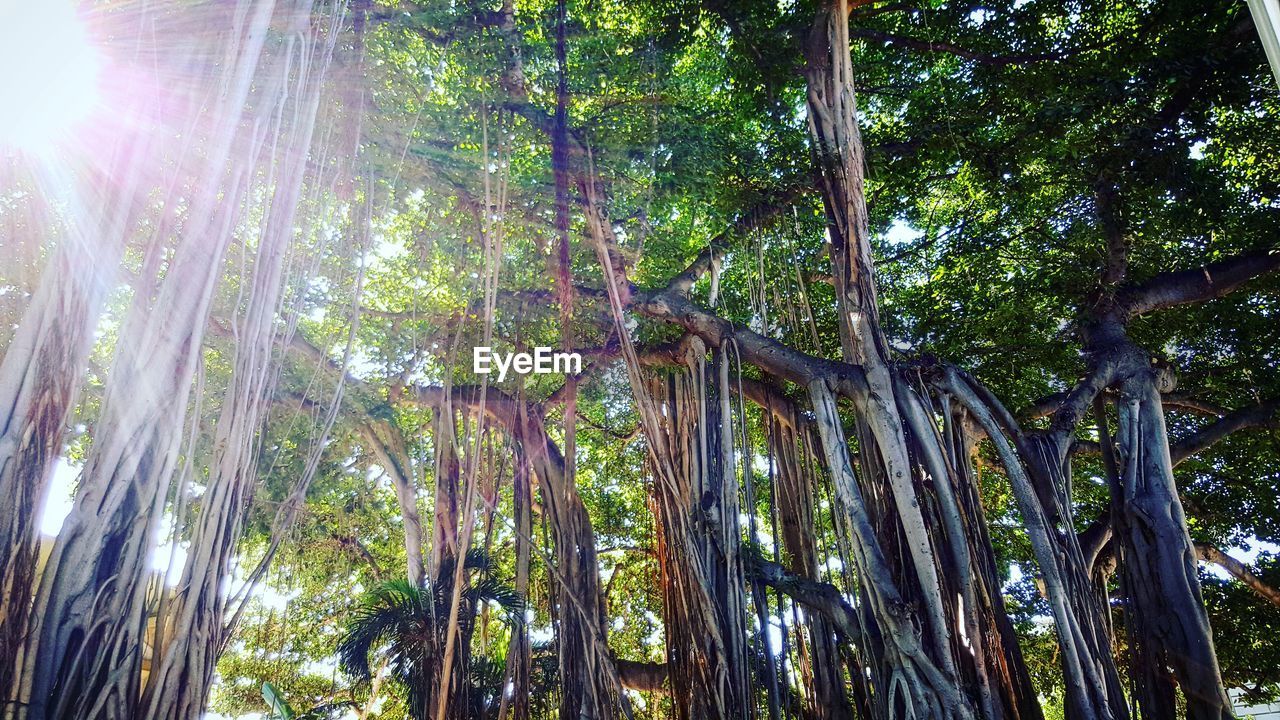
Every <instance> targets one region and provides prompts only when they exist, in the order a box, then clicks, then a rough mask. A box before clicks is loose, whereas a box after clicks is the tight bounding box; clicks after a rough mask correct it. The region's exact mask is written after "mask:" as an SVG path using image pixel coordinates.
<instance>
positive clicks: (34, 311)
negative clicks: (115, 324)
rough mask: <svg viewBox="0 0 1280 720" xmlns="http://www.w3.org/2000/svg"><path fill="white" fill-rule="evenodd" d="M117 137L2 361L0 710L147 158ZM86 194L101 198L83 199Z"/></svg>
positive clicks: (140, 144) (129, 138)
mask: <svg viewBox="0 0 1280 720" xmlns="http://www.w3.org/2000/svg"><path fill="white" fill-rule="evenodd" d="M146 102H150V100H148V101H146ZM146 111H147V110H146V109H145V108H125V109H123V110H122V111H121V116H122V118H127V119H128V121H131V122H137V123H139V124H141V120H139V118H138V117H130V116H131V115H132V114H135V113H136V114H138V115H139V116H140V115H141V113H143V112H146ZM122 125H123V123H122ZM120 133H121V137H120V139H119V140H118V141H117V142H116V143H114V144H113V147H111V148H109V149H108V150H107V151H106V152H104V153H103V154H102V157H103V158H104V159H105V162H104V164H103V167H104V168H105V172H103V173H99V172H94V171H93V170H91V169H86V170H84V172H85V174H86V175H87V178H86V181H85V182H83V183H82V184H81V183H78V184H77V185H76V186H75V187H76V190H75V191H74V192H75V194H73V195H72V196H71V197H67V198H63V200H65V201H66V203H67V205H68V206H69V208H70V210H71V216H70V218H69V220H68V223H67V226H66V227H65V229H64V231H63V233H62V238H61V240H60V242H59V243H58V245H57V246H56V247H55V248H54V250H53V252H52V253H51V258H50V260H49V263H48V265H47V267H46V268H45V269H44V271H43V272H42V274H41V277H40V282H39V285H38V286H37V288H36V290H35V292H34V293H33V294H32V297H31V300H30V301H29V303H28V305H27V307H26V309H25V310H24V312H23V315H22V318H21V320H20V321H19V323H18V327H17V329H16V331H15V332H14V336H13V338H12V339H11V340H10V342H9V345H8V346H7V347H6V348H5V349H4V358H3V361H2V362H0V658H11V659H12V661H6V662H0V707H3V703H4V702H5V701H6V700H7V699H8V692H9V689H10V686H11V682H12V679H13V675H14V672H15V670H16V665H17V658H18V657H19V650H20V647H21V644H22V641H23V636H24V634H25V631H26V623H27V613H28V609H29V607H30V604H31V599H32V598H31V595H32V583H33V581H34V579H35V564H36V553H37V547H36V545H37V543H36V533H37V530H36V523H37V522H38V521H39V518H40V510H41V508H42V507H43V502H44V497H45V494H46V491H47V483H48V480H49V476H50V473H52V471H53V466H54V464H55V463H56V462H57V458H58V456H59V455H60V454H61V452H62V441H63V437H64V433H65V431H66V426H67V423H68V422H69V420H70V418H71V414H72V412H73V410H74V407H75V403H76V398H77V394H78V389H79V387H80V383H81V381H82V378H83V375H84V371H85V365H86V363H87V361H88V357H89V352H90V349H91V348H92V346H93V330H94V326H95V325H96V324H97V322H98V317H99V315H100V313H101V309H102V304H103V301H104V298H105V297H106V295H107V293H108V292H109V291H111V290H112V289H113V288H114V287H115V285H116V282H117V267H118V265H119V262H120V258H121V255H122V253H123V251H124V245H125V236H126V234H127V233H128V232H129V230H130V229H131V226H132V225H133V222H134V219H135V216H136V214H137V211H138V198H137V197H136V195H137V191H138V188H139V186H140V184H141V183H142V181H143V180H144V179H145V175H146V172H147V170H148V169H149V167H148V165H149V164H150V162H151V161H152V159H153V158H152V154H153V150H154V147H153V144H154V143H155V139H154V138H151V137H137V136H135V135H134V133H133V132H125V131H124V130H120ZM108 179H109V180H108ZM103 187H106V188H110V189H109V190H108V191H106V193H105V195H102V194H101V193H102V192H103V191H102V190H101V189H100V188H103ZM86 189H92V190H93V191H94V193H98V194H97V195H92V196H93V197H98V198H99V200H98V201H97V202H89V201H88V197H89V196H91V195H90V194H89V193H83V195H85V196H84V197H82V196H81V193H82V191H84V190H86ZM50 194H54V193H50Z"/></svg>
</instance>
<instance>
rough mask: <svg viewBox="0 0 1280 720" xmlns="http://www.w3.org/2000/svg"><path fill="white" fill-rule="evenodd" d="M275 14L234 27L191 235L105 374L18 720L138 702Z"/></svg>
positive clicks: (38, 615)
mask: <svg viewBox="0 0 1280 720" xmlns="http://www.w3.org/2000/svg"><path fill="white" fill-rule="evenodd" d="M272 8H273V3H270V2H268V3H262V4H259V5H258V6H256V7H255V8H253V9H252V10H251V11H249V10H247V11H246V12H245V13H244V14H243V15H240V16H239V19H240V21H241V23H242V24H240V25H238V26H236V27H234V28H233V29H232V33H231V36H232V38H233V39H232V43H231V51H232V52H231V56H232V57H234V58H236V60H235V62H233V63H232V64H231V65H230V66H229V67H228V68H227V73H228V74H227V78H226V80H227V83H226V85H225V86H224V87H223V92H224V94H223V95H222V97H221V98H220V102H218V103H216V104H215V108H214V109H213V112H215V113H216V115H217V117H218V118H220V120H221V121H222V122H221V124H220V125H219V126H218V127H217V128H216V129H215V130H214V136H213V138H212V140H211V142H210V143H209V147H208V150H207V154H206V156H205V165H204V170H203V173H202V177H203V179H204V185H205V187H206V190H205V191H204V192H202V193H200V194H199V195H198V196H197V198H196V199H195V201H194V202H193V205H192V207H191V208H190V217H192V218H202V219H203V218H214V219H215V220H214V222H211V223H195V224H193V225H192V226H191V227H189V228H188V230H187V233H186V234H185V235H184V237H183V238H182V239H181V240H180V241H179V244H178V247H177V248H175V250H174V253H173V257H172V259H171V261H170V263H169V266H168V268H167V271H166V273H165V276H164V279H163V280H162V281H161V284H160V286H159V288H158V292H157V294H156V296H155V297H154V298H151V297H149V296H147V294H142V295H140V296H139V297H137V298H135V302H134V306H133V308H132V310H131V312H130V315H129V317H128V318H127V320H126V322H125V329H124V331H123V333H122V337H121V341H120V343H119V347H118V348H117V354H116V357H115V360H114V362H113V363H112V367H111V373H110V379H111V382H110V384H109V386H108V391H107V394H106V397H105V398H104V400H103V404H102V413H101V418H100V420H99V423H98V427H99V429H100V432H99V435H98V436H97V437H96V438H95V442H94V446H93V449H92V452H91V454H90V457H89V459H88V461H87V462H86V465H85V468H84V472H83V475H82V480H81V488H80V492H79V494H78V495H77V497H76V500H75V503H74V506H73V508H72V511H71V514H70V516H69V517H68V518H67V521H66V524H65V525H64V527H63V532H62V533H61V534H60V535H59V537H58V540H57V542H56V544H55V546H54V549H53V552H52V555H51V556H50V559H49V563H48V566H47V567H46V569H45V572H44V574H43V576H42V578H41V583H40V589H39V592H38V594H37V597H36V601H35V605H34V609H33V611H32V631H31V637H30V640H29V641H28V645H27V654H26V656H25V657H24V662H23V667H22V669H21V678H20V681H21V686H20V688H21V692H20V694H19V696H18V700H19V702H20V703H22V704H21V705H20V707H21V712H20V716H21V717H24V718H29V719H30V720H45V719H46V718H59V719H60V718H99V717H101V718H129V717H132V716H133V714H134V712H135V709H136V704H137V702H138V693H139V688H138V684H139V681H140V678H141V671H140V666H141V661H142V657H141V651H142V643H143V634H144V633H145V630H146V616H147V608H146V593H147V577H148V573H149V558H150V552H151V549H152V547H153V546H154V540H155V535H156V529H157V526H158V523H159V519H160V515H161V512H162V510H163V508H164V501H165V490H166V488H167V486H168V482H169V479H170V477H171V475H172V473H173V469H174V467H175V464H176V460H177V449H178V438H179V435H180V434H181V429H182V426H183V419H184V416H185V410H186V405H187V399H188V397H189V391H190V386H191V379H192V375H193V373H194V368H195V365H196V362H195V360H196V358H195V355H196V353H197V352H198V351H199V348H200V344H201V340H202V337H203V328H204V327H205V325H206V322H207V319H208V318H207V315H208V307H209V302H210V299H211V296H212V293H213V287H214V284H215V282H216V279H217V277H218V274H219V270H220V268H221V258H222V254H223V252H224V250H225V248H226V246H227V243H228V241H229V239H230V237H231V234H232V233H231V227H232V225H233V221H234V219H235V215H236V212H237V207H236V205H237V203H236V202H235V201H234V199H235V198H238V197H239V195H238V188H239V187H242V185H241V183H242V182H244V178H243V177H241V176H240V174H239V173H235V174H233V178H232V181H231V184H230V187H228V193H227V197H228V198H231V199H233V200H231V201H229V202H226V201H224V202H223V203H221V206H219V205H218V198H217V197H216V195H215V193H214V191H213V188H216V187H221V186H223V184H224V180H225V177H224V176H225V175H226V169H227V161H228V155H229V152H230V148H231V143H232V139H233V138H234V136H235V134H236V130H237V125H238V119H239V118H240V114H241V112H242V108H243V107H244V103H245V100H246V98H247V96H248V92H249V89H250V87H251V83H252V79H253V77H254V74H255V71H256V67H257V65H258V60H259V55H260V54H261V51H262V47H263V43H264V41H265V39H266V34H267V27H268V25H269V22H270V19H271V12H272Z"/></svg>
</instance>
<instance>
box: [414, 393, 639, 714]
mask: <svg viewBox="0 0 1280 720" xmlns="http://www.w3.org/2000/svg"><path fill="white" fill-rule="evenodd" d="M480 394H481V393H480V388H478V387H475V386H460V387H451V388H443V387H438V386H416V387H414V388H413V392H412V396H411V397H412V399H413V400H415V401H416V402H418V403H419V404H421V405H423V406H426V407H431V408H441V407H445V406H446V405H448V406H450V407H458V408H467V409H468V410H469V411H471V412H479V411H480V409H481V403H480ZM483 411H484V413H485V414H486V415H487V416H488V417H489V419H490V420H492V421H493V422H495V423H497V424H498V425H500V426H502V427H503V428H505V429H506V431H507V432H508V433H509V434H510V436H511V437H512V438H513V439H514V440H515V441H516V442H517V443H519V446H520V448H521V452H523V454H524V457H525V458H526V459H527V461H528V463H529V469H530V470H531V471H532V472H533V474H534V476H536V477H537V479H538V486H539V489H540V491H541V495H542V509H543V512H544V513H545V517H546V518H547V526H548V528H549V530H550V534H551V537H552V541H553V543H554V544H555V553H554V559H555V566H554V567H552V568H550V572H551V577H552V580H553V583H554V586H555V598H554V603H553V605H554V608H553V609H554V611H555V613H556V616H557V619H558V624H559V628H558V629H559V633H558V638H557V639H558V648H559V662H560V685H561V697H560V713H561V717H564V718H591V719H597V718H599V719H603V718H614V717H618V716H619V715H624V714H626V709H627V706H626V698H625V696H623V695H622V683H621V681H620V679H619V677H618V670H617V667H616V666H615V664H614V662H613V659H612V658H611V657H610V655H609V650H608V645H607V643H606V640H605V638H606V623H605V607H604V595H603V593H602V592H601V588H600V563H599V558H598V556H597V553H596V538H595V532H594V531H593V530H592V528H591V519H590V517H589V516H588V515H587V509H586V506H585V505H583V502H582V497H581V496H580V495H578V491H577V488H575V487H573V486H572V485H570V484H568V483H567V482H566V481H565V473H564V456H563V455H562V454H561V452H560V448H559V447H557V446H556V444H555V443H554V442H553V441H552V440H551V438H550V437H549V436H548V435H547V431H546V426H545V421H544V420H543V418H542V416H541V415H540V414H539V413H538V411H537V408H536V407H530V406H529V404H528V403H525V402H523V401H519V400H517V399H515V398H512V397H510V396H508V395H505V394H504V393H502V392H500V391H499V390H497V389H496V388H488V389H487V391H486V394H485V399H484V404H483Z"/></svg>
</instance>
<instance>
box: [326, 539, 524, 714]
mask: <svg viewBox="0 0 1280 720" xmlns="http://www.w3.org/2000/svg"><path fill="white" fill-rule="evenodd" d="M465 568H466V569H467V570H468V571H469V572H467V573H466V575H465V577H466V584H465V585H464V587H463V589H462V603H463V604H462V608H463V610H464V612H461V613H460V614H459V616H458V617H459V621H458V628H457V631H458V633H459V642H458V648H459V652H458V653H457V654H456V656H455V657H456V660H455V662H456V663H457V664H456V665H455V672H452V673H451V677H452V680H451V682H450V685H451V692H450V695H451V697H450V701H451V702H450V708H451V715H454V716H459V715H460V716H466V717H471V716H472V715H473V714H474V713H471V712H469V709H470V698H471V696H472V695H473V694H474V695H475V696H476V697H477V698H484V697H486V696H488V697H496V696H497V695H498V693H500V692H501V690H502V687H501V684H502V677H501V674H499V675H497V680H496V687H488V685H489V684H490V681H491V680H492V677H491V676H492V675H493V673H478V674H477V673H472V672H470V671H469V670H470V668H469V667H468V666H469V665H470V664H471V657H470V647H469V646H470V639H471V631H472V628H473V626H474V624H475V615H476V611H477V609H478V608H479V606H480V603H482V602H491V603H494V604H495V605H497V606H498V607H499V608H500V609H501V610H502V611H503V613H504V614H505V615H506V616H507V618H508V620H509V621H510V622H511V623H512V624H513V625H514V624H518V623H520V622H522V621H523V618H522V615H521V613H522V611H523V608H524V601H523V599H522V598H521V597H520V595H519V594H518V593H517V592H516V591H515V590H514V589H513V588H511V587H510V586H509V585H507V584H505V583H503V582H502V581H501V580H500V579H499V578H497V577H495V576H494V572H493V570H494V568H493V564H492V561H491V559H490V558H489V556H488V555H487V554H486V553H484V552H483V551H480V550H473V551H471V552H469V553H468V554H467V558H466V563H465ZM453 573H454V567H453V561H447V562H444V563H441V567H440V570H439V573H438V574H437V579H436V580H435V581H433V580H431V579H428V580H427V581H426V582H425V584H424V585H422V586H419V585H415V584H413V583H411V582H409V581H408V580H404V579H397V580H390V581H387V582H384V583H382V584H380V585H378V586H377V587H375V588H373V589H372V590H370V591H369V592H368V593H366V594H365V596H364V598H363V599H362V600H361V602H360V605H359V607H358V608H357V609H356V611H355V614H354V615H353V616H352V618H351V619H350V620H349V621H348V623H347V627H346V632H345V633H344V635H343V637H342V640H341V642H340V643H339V644H338V659H339V664H340V666H341V668H342V671H343V672H345V673H347V674H348V675H350V676H352V677H353V678H355V679H356V680H358V681H360V682H367V681H369V680H371V679H372V678H373V667H372V665H371V664H370V659H371V658H372V657H373V656H374V655H382V656H383V657H385V659H386V660H387V665H388V666H389V667H390V668H391V674H392V677H394V678H395V679H396V681H397V682H398V683H399V684H400V685H401V686H402V687H403V688H404V690H405V693H406V696H407V697H406V700H407V703H408V708H409V715H410V717H412V718H414V720H426V719H427V717H428V715H429V712H430V708H432V707H433V704H432V703H433V698H434V696H435V691H436V688H437V685H438V684H439V681H440V676H441V670H442V667H441V656H443V654H444V652H443V649H444V646H445V639H446V638H447V637H448V635H447V632H446V631H447V629H448V628H446V627H445V625H446V624H447V622H448V617H449V607H450V604H451V602H452V599H453V598H452V592H453V583H452V577H453ZM459 670H460V672H459ZM479 678H489V680H488V681H486V680H480V679H479ZM477 683H483V684H484V686H483V687H478V686H476V684H477ZM482 704H483V703H482Z"/></svg>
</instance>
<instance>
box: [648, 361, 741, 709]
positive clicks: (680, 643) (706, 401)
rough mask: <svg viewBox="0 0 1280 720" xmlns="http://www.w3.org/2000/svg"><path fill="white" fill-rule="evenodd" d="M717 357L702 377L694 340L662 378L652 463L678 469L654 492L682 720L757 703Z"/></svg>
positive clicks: (727, 417)
mask: <svg viewBox="0 0 1280 720" xmlns="http://www.w3.org/2000/svg"><path fill="white" fill-rule="evenodd" d="M717 356H718V359H719V361H718V363H717V366H718V367H717V366H713V367H712V368H710V370H711V372H712V373H714V375H713V377H711V378H708V377H707V375H708V366H707V362H706V359H705V357H706V347H705V345H703V343H702V342H701V341H700V340H697V339H696V338H695V341H694V342H693V343H691V345H690V348H689V354H688V356H687V358H686V362H687V365H686V367H685V368H684V369H683V370H681V371H678V372H676V373H675V374H674V375H673V376H672V377H670V378H668V381H667V388H666V392H665V396H666V403H665V407H666V412H665V413H664V414H663V420H664V422H663V429H664V430H665V433H664V434H663V436H660V437H659V438H652V439H651V440H650V442H651V443H653V444H654V446H655V447H654V451H653V455H654V456H655V457H654V458H653V459H652V460H653V462H652V463H651V464H657V463H660V462H665V463H669V467H670V468H671V469H672V470H673V471H674V472H665V471H664V470H663V469H661V468H655V469H654V477H655V481H654V488H653V493H654V496H655V505H656V507H657V520H658V529H659V533H658V558H659V564H660V565H661V567H662V574H663V582H662V590H663V605H664V608H665V611H666V612H665V615H666V617H665V621H666V633H667V666H668V668H669V669H670V678H671V689H672V693H671V696H672V699H673V701H674V702H675V706H676V715H677V717H679V718H682V720H717V719H720V720H728V719H730V718H746V717H749V716H750V713H751V708H752V705H753V698H752V695H751V693H750V688H751V683H750V673H749V671H748V667H747V651H746V646H745V641H746V637H747V630H746V625H745V619H746V615H745V613H746V596H745V592H744V579H743V575H742V566H741V560H740V558H739V555H740V550H739V548H740V546H741V543H742V540H741V533H740V527H739V521H738V516H739V507H738V506H739V503H738V479H737V474H736V473H737V470H736V468H735V467H734V452H735V451H734V447H733V437H732V431H731V429H730V425H729V423H730V422H731V417H732V414H731V411H730V410H729V407H728V399H729V394H728V374H727V373H728V360H727V353H726V352H723V351H722V352H721V353H718V355H717ZM717 370H718V371H719V372H717ZM717 378H718V379H717Z"/></svg>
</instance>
